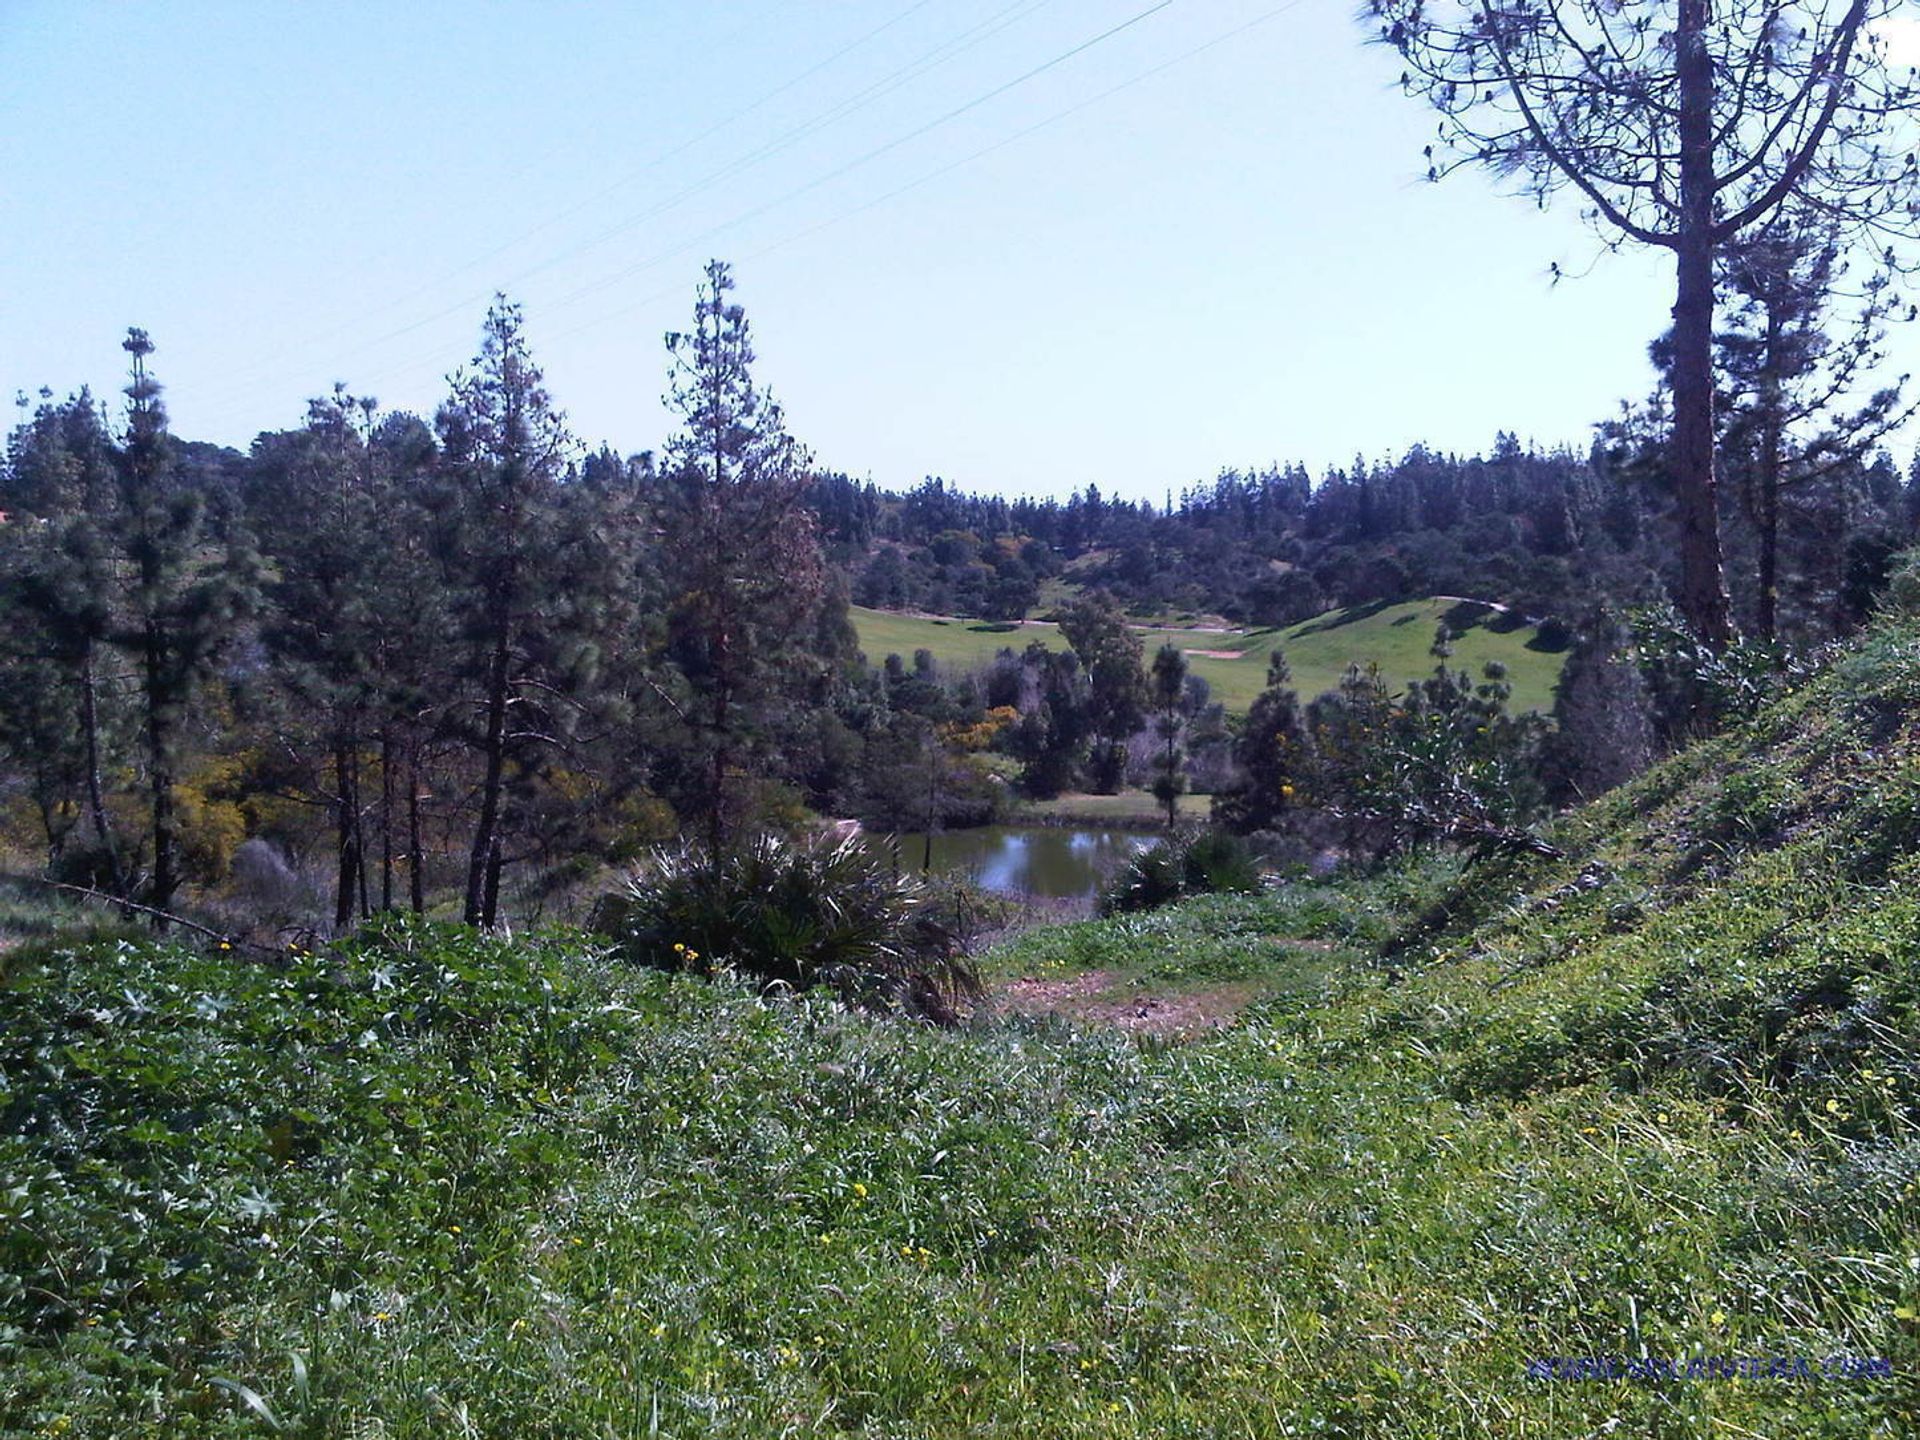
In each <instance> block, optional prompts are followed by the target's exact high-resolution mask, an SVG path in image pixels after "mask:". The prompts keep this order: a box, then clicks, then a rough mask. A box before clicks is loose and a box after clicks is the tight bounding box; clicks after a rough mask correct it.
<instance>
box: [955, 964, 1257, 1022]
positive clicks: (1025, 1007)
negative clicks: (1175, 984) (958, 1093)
mask: <svg viewBox="0 0 1920 1440" xmlns="http://www.w3.org/2000/svg"><path fill="white" fill-rule="evenodd" d="M1255 991H1256V987H1255V986H1252V985H1214V986H1209V987H1206V988H1204V989H1199V990H1185V991H1181V992H1180V993H1178V994H1174V995H1150V994H1146V993H1144V992H1142V991H1138V990H1134V989H1132V988H1131V987H1130V986H1129V985H1128V984H1127V982H1126V980H1125V979H1124V978H1122V977H1121V976H1119V975H1117V974H1115V973H1114V972H1113V971H1111V970H1088V971H1085V972H1083V973H1082V974H1079V975H1069V976H1067V977H1065V978H1063V979H1059V980H1042V979H1040V978H1039V977H1037V976H1031V975H1029V976H1023V977H1021V978H1020V979H1018V980H1011V981H1008V982H1007V983H1006V984H1005V985H1002V986H1001V987H1000V988H999V989H998V990H996V991H995V992H994V994H993V1004H994V1006H995V1008H996V1009H998V1010H1001V1011H1004V1012H1006V1013H1009V1014H1014V1015H1058V1016H1060V1017H1062V1018H1063V1019H1067V1020H1077V1021H1080V1022H1082V1023H1085V1024H1093V1025H1117V1026H1119V1027H1120V1028H1121V1029H1122V1030H1135V1031H1139V1032H1140V1033H1142V1034H1146V1035H1161V1036H1169V1037H1178V1036H1195V1035H1203V1034H1205V1033H1206V1032H1207V1031H1209V1030H1218V1029H1220V1028H1222V1027H1223V1026H1226V1025H1229V1024H1231V1023H1232V1022H1233V1018H1234V1017H1235V1016H1236V1015H1238V1014H1239V1013H1240V1011H1241V1010H1242V1009H1243V1008H1244V1007H1245V1006H1246V1004H1247V1002H1248V1001H1249V1000H1251V999H1252V998H1253V996H1254V994H1255Z"/></svg>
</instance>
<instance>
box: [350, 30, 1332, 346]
mask: <svg viewBox="0 0 1920 1440" xmlns="http://www.w3.org/2000/svg"><path fill="white" fill-rule="evenodd" d="M1303 3H1304V0H1284V3H1282V4H1279V5H1276V6H1274V7H1273V8H1271V9H1269V10H1266V11H1264V12H1262V13H1261V14H1259V15H1256V16H1255V17H1254V18H1253V19H1251V20H1248V21H1246V22H1245V23H1244V24H1241V25H1237V26H1235V27H1234V28H1233V29H1231V30H1227V31H1225V32H1223V33H1221V34H1219V35H1216V36H1214V37H1213V38H1212V39H1211V40H1207V41H1205V42H1203V43H1201V44H1199V45H1196V46H1193V47H1192V48H1191V49H1188V50H1184V51H1182V52H1181V53H1180V54H1178V55H1175V56H1173V57H1171V58H1170V59H1167V60H1163V61H1161V62H1160V63H1159V64H1157V65H1153V66H1150V67H1149V68H1147V69H1145V70H1142V71H1140V72H1138V73H1137V74H1134V75H1131V76H1129V77H1128V78H1127V79H1125V80H1122V81H1120V82H1119V83H1118V84H1116V85H1110V86H1108V87H1107V88H1106V89H1104V90H1102V91H1100V92H1099V93H1098V94H1095V95H1090V96H1088V97H1087V98H1086V99H1084V100H1079V101H1076V102H1075V103H1074V104H1072V105H1069V106H1066V107H1065V108H1063V109H1060V110H1057V111H1055V112H1054V113H1053V114H1051V115H1048V116H1047V117H1045V118H1044V119H1042V120H1037V121H1035V122H1034V123H1033V124H1031V125H1027V126H1024V127H1022V128H1021V129H1019V130H1016V131H1014V132H1013V133H1012V134H1011V135H1007V136H1004V137H1002V138H1001V139H999V140H996V141H994V142H993V143H992V144H991V145H985V146H982V147H981V148H980V149H978V150H975V151H973V152H972V153H970V154H968V155H965V156H963V157H961V158H960V159H958V160H955V161H952V162H950V163H949V164H946V165H942V166H940V167H939V168H937V169H934V170H930V171H928V172H927V173H926V174H924V175H921V176H919V177H918V178H916V179H914V180H910V181H908V182H907V183H906V184H905V185H901V186H898V187H896V188H895V189H892V190H889V191H887V192H886V193H885V194H883V195H879V196H876V197H875V198H874V199H872V200H868V201H866V202H864V203H862V204H860V205H856V206H854V207H852V208H850V209H848V210H844V211H842V212H841V213H839V214H837V215H834V216H832V217H830V218H829V219H826V220H823V221H821V222H820V223H819V224H816V225H811V226H808V227H807V228H805V229H803V230H797V231H795V232H793V233H792V234H789V235H786V236H783V237H782V238H781V239H779V240H776V241H774V242H773V243H772V244H770V245H765V246H763V247H761V248H760V249H758V250H755V251H752V252H750V253H749V254H748V255H747V256H746V257H745V258H746V259H748V260H755V259H758V258H760V257H761V256H763V255H769V254H772V253H773V252H774V251H777V250H781V249H784V248H785V247H786V246H788V245H792V244H796V243H798V242H800V241H802V240H806V239H808V238H810V237H812V236H814V235H817V234H819V233H820V232H821V231H823V230H828V229H831V228H833V227H834V226H836V225H840V224H843V223H845V222H846V221H848V220H851V219H853V218H855V217H856V216H859V215H863V214H866V213H867V212H869V211H871V210H874V209H877V208H879V207H880V206H882V205H885V204H887V203H889V202H890V201H893V200H896V199H898V198H899V197H900V196H902V195H905V194H907V193H908V192H910V191H913V190H917V189H919V188H920V187H921V186H923V185H927V184H929V183H931V182H932V181H935V180H938V179H940V178H942V177H943V176H946V175H950V174H952V173H953V172H954V171H956V170H959V169H962V168H964V167H965V166H968V165H971V164H973V163H975V162H976V161H979V160H982V159H985V158H986V157H987V156H989V155H992V154H994V153H995V152H997V151H1000V150H1004V149H1006V148H1007V147H1008V146H1010V145H1013V144H1016V143H1018V142H1019V141H1021V140H1024V139H1026V138H1027V137H1028V136H1031V135H1034V134H1037V133H1038V132H1040V131H1042V130H1045V129H1047V128H1049V127H1051V126H1053V125H1057V124H1058V123H1060V122H1061V121H1063V120H1066V119H1068V118H1070V117H1072V116H1074V115H1077V114H1079V113H1080V112H1082V111H1084V110H1088V109H1091V108H1092V107H1094V106H1095V105H1099V104H1101V103H1103V102H1104V101H1107V100H1109V99H1111V98H1113V97H1114V96H1115V95H1118V94H1120V93H1122V92H1123V91H1126V90H1130V89H1132V88H1133V87H1134V86H1136V85H1139V84H1142V83H1144V82H1145V81H1147V80H1151V79H1153V78H1154V77H1155V76H1157V75H1162V74H1164V73H1166V72H1167V71H1169V70H1171V69H1173V68H1174V67H1176V66H1178V65H1183V64H1185V63H1186V62H1188V61H1190V60H1193V59H1196V58H1198V57H1199V56H1201V55H1204V54H1206V53H1207V52H1208V51H1211V50H1216V49H1218V48H1219V47H1220V46H1222V45H1225V44H1227V43H1228V42H1229V41H1231V40H1235V39H1238V38H1239V37H1240V36H1242V35H1245V34H1247V33H1249V32H1250V31H1253V30H1255V29H1257V28H1259V27H1260V26H1262V25H1265V24H1267V23H1268V22H1269V21H1272V20H1274V19H1277V18H1278V17H1279V16H1281V15H1284V14H1286V13H1287V12H1288V11H1290V10H1294V9H1297V8H1299V6H1300V5H1301V4H1303ZM729 223H730V224H731V223H734V222H729ZM700 238H701V239H705V238H707V237H705V236H702V237H700ZM698 243H700V242H699V240H695V241H692V242H689V244H688V245H685V246H682V247H680V249H681V250H682V251H684V250H686V249H690V248H692V246H693V245H695V244H698ZM676 253H678V252H676ZM682 288H683V287H682V286H680V285H678V284H675V285H671V286H665V287H662V288H661V289H659V290H655V291H653V292H651V293H649V294H647V295H644V296H642V297H640V298H639V299H637V300H634V301H632V302H630V303H628V304H626V305H622V306H621V307H619V308H618V309H615V310H609V311H605V312H603V313H601V314H598V315H596V316H594V317H593V318H592V319H591V320H588V321H586V322H584V323H582V324H579V325H575V326H573V327H572V328H570V329H567V330H562V331H560V332H559V333H558V334H556V335H551V336H549V337H548V343H552V342H555V341H559V340H566V339H571V338H572V337H573V336H575V335H580V334H583V333H585V332H586V331H589V330H592V329H594V328H596V327H597V326H600V325H603V324H606V323H608V322H610V321H614V320H618V319H621V318H624V317H625V316H627V315H630V314H632V313H634V312H635V311H637V310H640V309H643V308H645V307H646V306H648V305H651V304H653V303H654V302H655V301H657V300H663V299H666V298H668V297H670V296H672V295H675V294H678V293H680V292H681V290H682ZM435 363H437V362H434V361H417V362H413V363H411V364H409V365H407V366H404V367H401V368H399V369H395V370H391V371H388V372H387V373H386V375H385V376H383V377H381V378H383V379H392V378H395V377H396V376H399V375H403V374H404V375H411V374H414V373H417V372H418V371H420V370H422V369H424V368H426V367H427V366H428V365H431V364H435Z"/></svg>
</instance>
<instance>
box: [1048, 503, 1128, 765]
mask: <svg viewBox="0 0 1920 1440" xmlns="http://www.w3.org/2000/svg"><path fill="white" fill-rule="evenodd" d="M1087 494H1088V503H1089V505H1093V504H1095V503H1096V502H1097V501H1098V499H1099V494H1100V492H1099V491H1098V490H1097V489H1095V488H1094V487H1092V486H1088V487H1087ZM1060 633H1061V635H1062V636H1064V637H1065V638H1066V642H1067V644H1069V645H1071V646H1072V647H1073V653H1074V654H1075V655H1077V656H1079V657H1080V663H1081V665H1082V666H1084V667H1085V669H1086V672H1087V688H1088V705H1089V715H1088V719H1089V721H1090V724H1091V728H1092V731H1093V747H1092V752H1091V754H1090V755H1089V757H1088V761H1087V769H1088V778H1089V783H1090V784H1091V786H1092V788H1093V790H1094V791H1095V792H1096V793H1098V794H1103V795H1111V794H1113V793H1114V792H1115V791H1117V790H1118V789H1119V788H1120V781H1121V779H1122V777H1123V775H1124V773H1125V770H1126V761H1127V740H1128V737H1130V736H1131V735H1133V734H1134V732H1135V731H1137V730H1138V729H1139V728H1140V725H1141V721H1142V720H1143V719H1144V718H1145V716H1144V713H1143V712H1144V707H1145V705H1146V698H1147V677H1146V669H1145V667H1144V665H1143V664H1142V660H1143V658H1144V654H1145V652H1144V649H1143V647H1142V646H1141V644H1140V637H1139V636H1138V635H1136V634H1135V633H1134V632H1133V629H1132V627H1130V626H1129V625H1128V624H1127V619H1126V616H1125V615H1124V614H1123V613H1122V612H1121V610H1120V607H1119V605H1117V604H1116V603H1115V602H1114V600H1113V597H1112V596H1110V595H1108V594H1106V593H1105V592H1104V591H1100V592H1095V593H1093V594H1091V595H1083V596H1081V597H1080V598H1079V599H1078V600H1075V601H1074V602H1073V603H1072V604H1070V605H1068V606H1066V607H1065V608H1064V609H1062V610H1061V612H1060Z"/></svg>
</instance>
